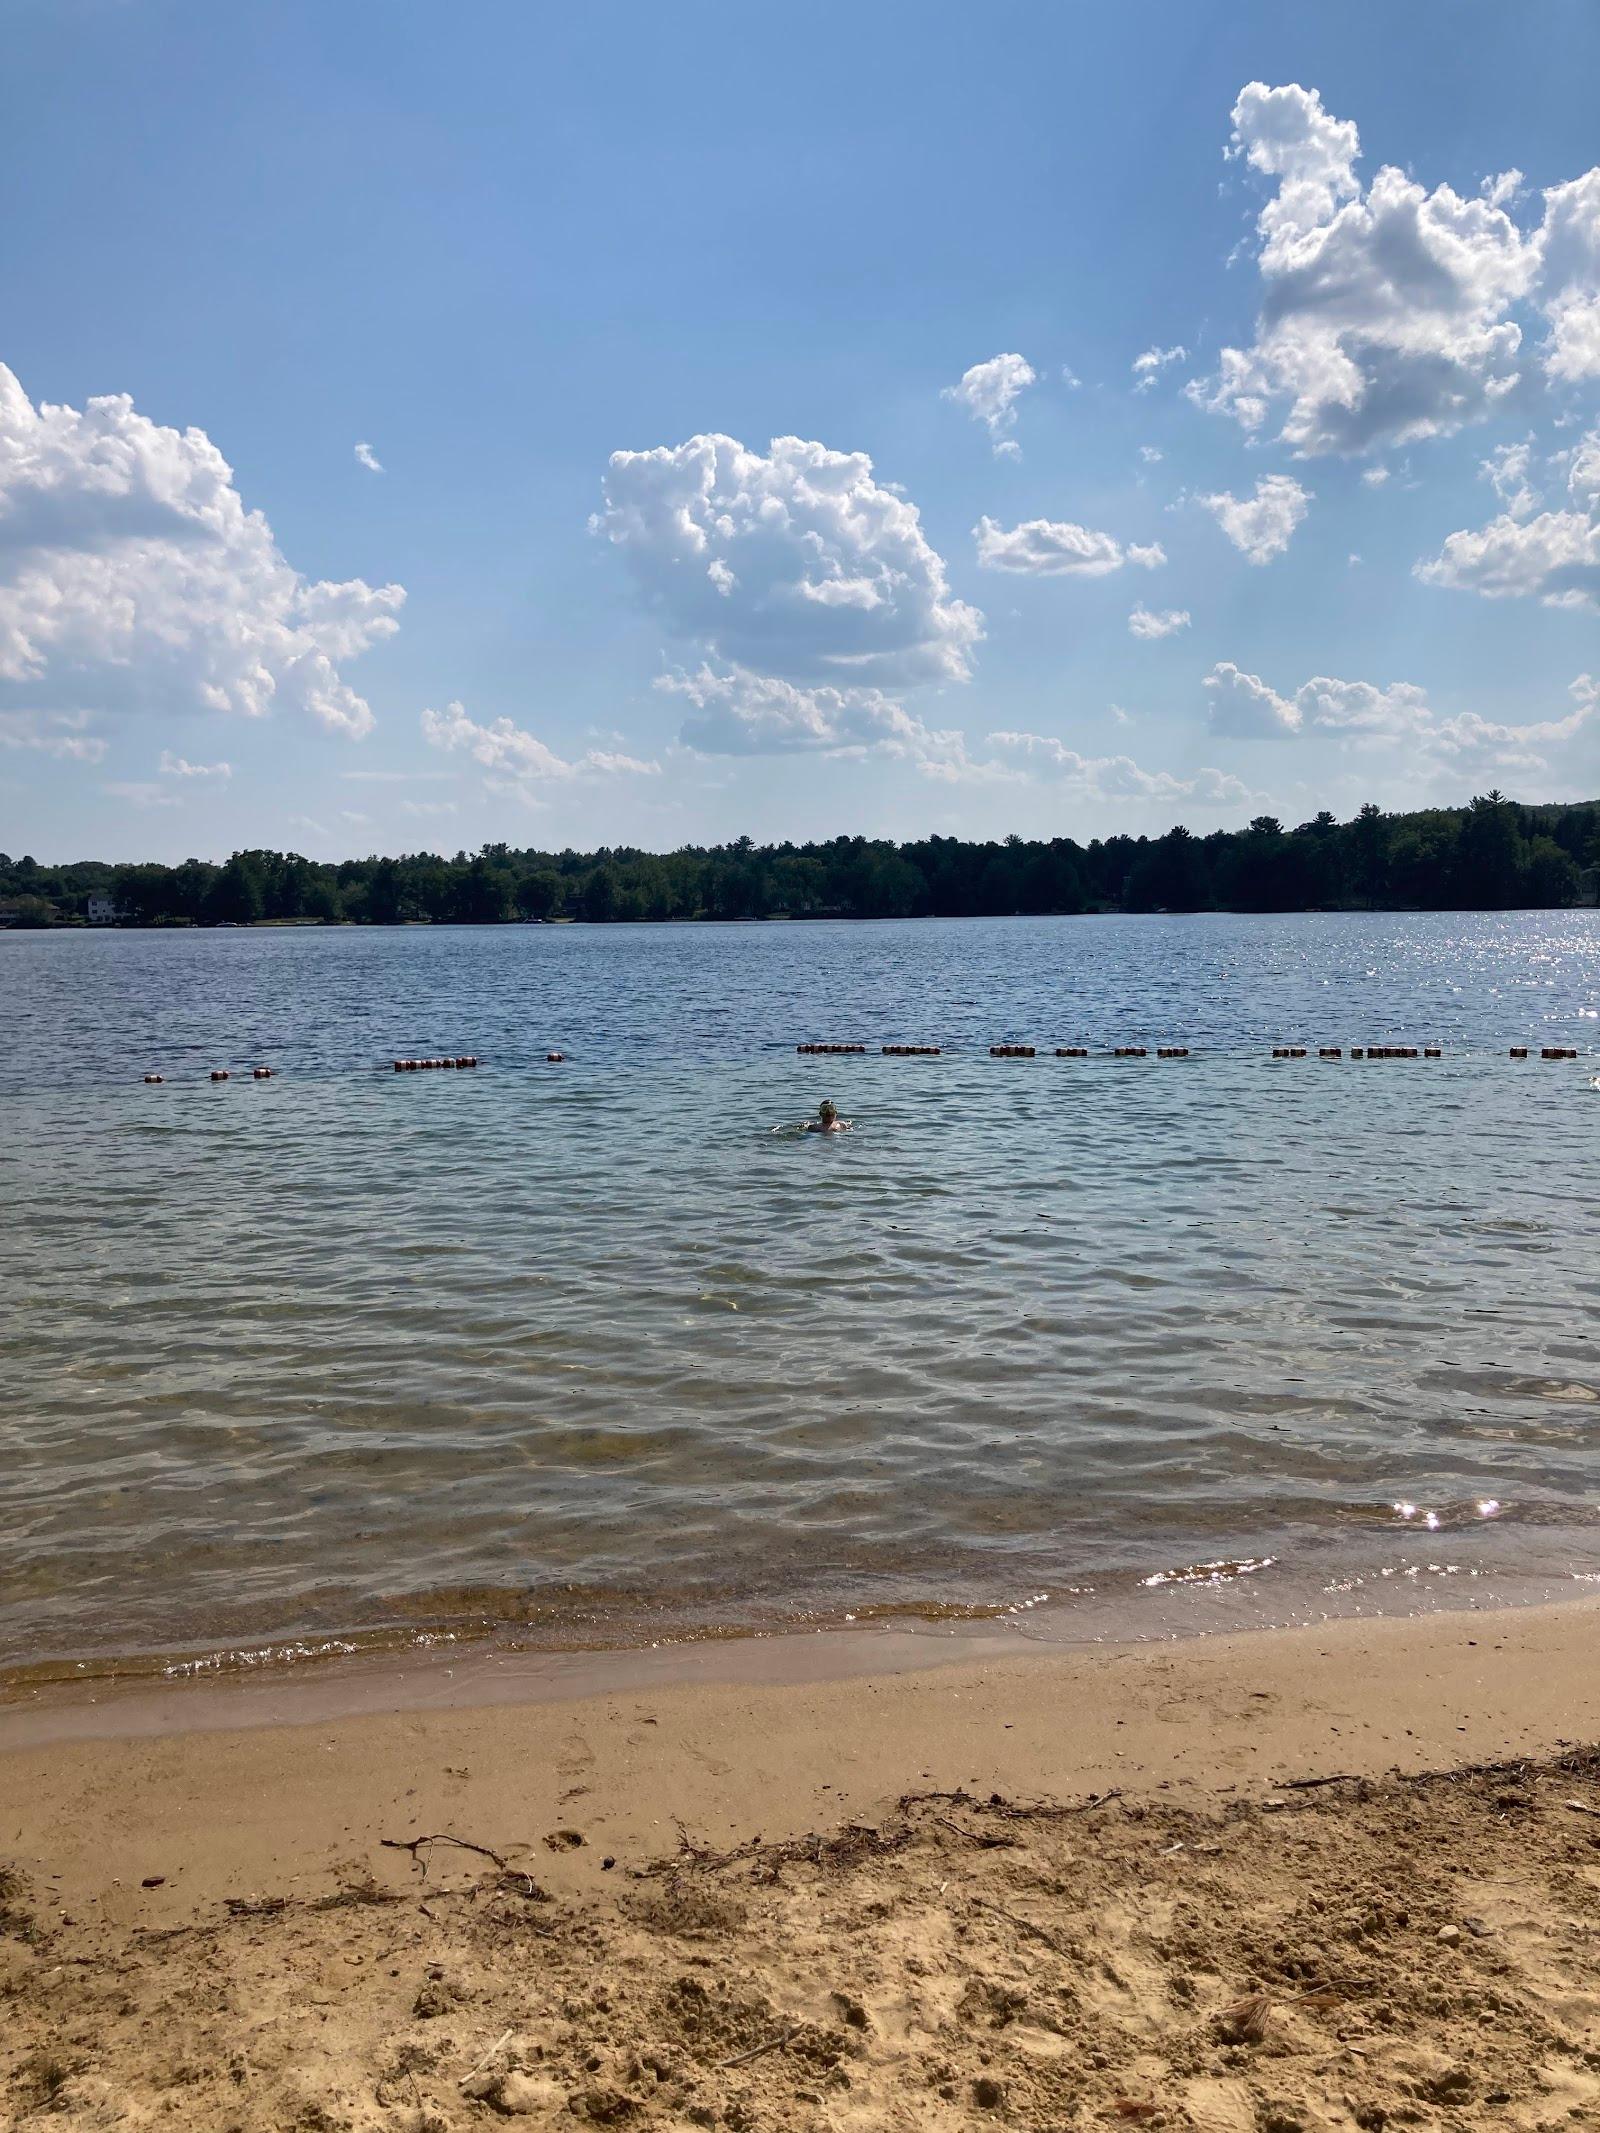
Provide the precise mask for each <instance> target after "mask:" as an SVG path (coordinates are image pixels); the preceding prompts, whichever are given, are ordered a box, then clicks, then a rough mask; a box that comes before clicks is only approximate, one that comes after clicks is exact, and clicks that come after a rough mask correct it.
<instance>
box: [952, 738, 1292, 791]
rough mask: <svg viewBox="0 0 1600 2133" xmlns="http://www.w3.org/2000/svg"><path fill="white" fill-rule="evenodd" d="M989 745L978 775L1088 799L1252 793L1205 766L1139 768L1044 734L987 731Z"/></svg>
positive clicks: (1240, 782) (1122, 757)
mask: <svg viewBox="0 0 1600 2133" xmlns="http://www.w3.org/2000/svg"><path fill="white" fill-rule="evenodd" d="M988 745H989V747H990V748H991V749H992V750H993V754H992V756H991V757H990V758H989V759H988V760H987V761H986V762H979V763H977V764H975V765H973V766H972V767H973V769H974V770H975V771H976V772H977V774H978V775H979V776H980V777H981V776H984V775H989V776H994V775H997V774H998V775H1000V776H1002V777H1007V778H1015V779H1019V780H1027V781H1029V782H1040V783H1048V784H1051V785H1059V786H1062V787H1064V788H1066V789H1067V790H1068V791H1070V792H1072V793H1074V794H1075V795H1077V796H1078V797H1079V798H1082V799H1087V800H1188V801H1192V802H1194V803H1196V804H1198V805H1201V806H1210V807H1234V806H1237V805H1238V804H1239V803H1240V802H1241V801H1245V800H1248V799H1250V798H1251V797H1252V795H1251V792H1250V788H1249V787H1248V786H1247V785H1246V784H1245V783H1244V782H1243V780H1242V779H1240V778H1236V777H1234V776H1232V775H1231V774H1230V773H1229V772H1227V771H1223V770H1212V769H1205V770H1197V771H1195V772H1194V773H1193V774H1192V775H1191V776H1189V777H1186V778H1180V777H1175V776H1174V775H1173V773H1172V772H1171V771H1167V770H1142V769H1141V768H1140V767H1139V765H1138V764H1137V763H1136V762H1134V761H1133V759H1132V757H1131V756H1125V755H1099V756H1086V755H1081V754H1080V753H1079V752H1078V750H1077V749H1076V748H1069V747H1068V746H1067V745H1066V743H1065V742H1064V741H1058V740H1056V739H1054V738H1053V737H1052V736H1051V735H1049V734H1044V733H991V734H990V735H989V739H988ZM943 774H946V775H955V776H959V775H960V774H961V773H960V771H959V770H956V771H953V772H948V773H943Z"/></svg>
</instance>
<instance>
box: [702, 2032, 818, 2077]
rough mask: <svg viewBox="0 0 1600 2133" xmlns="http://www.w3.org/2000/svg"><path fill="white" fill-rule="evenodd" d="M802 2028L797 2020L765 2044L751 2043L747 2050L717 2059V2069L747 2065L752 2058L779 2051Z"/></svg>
mask: <svg viewBox="0 0 1600 2133" xmlns="http://www.w3.org/2000/svg"><path fill="white" fill-rule="evenodd" d="M804 2028H805V2024H804V2022H797V2023H796V2024H795V2026H794V2028H793V2029H786V2030H785V2031H784V2032H783V2034H782V2036H780V2037H768V2039H767V2041H766V2043H765V2044H752V2045H751V2047H750V2049H749V2050H748V2051H747V2052H735V2053H734V2055H733V2057H732V2058H731V2059H719V2060H718V2062H717V2070H718V2072H719V2073H720V2072H721V2071H722V2070H723V2069H724V2068H725V2067H730V2066H748V2065H749V2064H750V2061H751V2060H752V2059H760V2058H763V2057H764V2056H765V2055H766V2053H768V2052H781V2051H782V2050H783V2048H784V2046H785V2045H786V2044H792V2043H793V2042H794V2040H795V2038H796V2037H798V2036H799V2034H800V2032H801V2030H803V2029H804Z"/></svg>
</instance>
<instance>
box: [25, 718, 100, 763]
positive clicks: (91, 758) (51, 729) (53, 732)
mask: <svg viewBox="0 0 1600 2133" xmlns="http://www.w3.org/2000/svg"><path fill="white" fill-rule="evenodd" d="M88 723H89V718H88V714H87V712H83V711H0V748H34V749H37V750H38V751H39V753H40V754H41V755H53V756H56V757H58V758H59V759H60V760H61V761H62V762H69V763H98V762H100V761H101V760H102V759H103V757H104V755H105V752H106V749H107V746H108V745H109V744H108V743H107V742H105V741H103V740H102V739H101V738H100V736H99V735H98V734H96V733H87V732H85V731H84V728H85V727H86V726H87V725H88Z"/></svg>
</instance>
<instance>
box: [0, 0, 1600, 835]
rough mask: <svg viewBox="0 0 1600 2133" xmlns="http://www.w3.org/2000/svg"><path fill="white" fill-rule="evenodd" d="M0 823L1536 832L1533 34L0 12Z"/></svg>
mask: <svg viewBox="0 0 1600 2133" xmlns="http://www.w3.org/2000/svg"><path fill="white" fill-rule="evenodd" d="M3 20H4V28H5V42H6V64H5V67H4V69H3V70H0V207H3V210H4V212H3V213H0V292H3V301H0V366H3V367H0V849H5V850H8V851H10V852H12V853H13V854H19V853H21V852H24V851H28V852H31V853H33V854H34V856H36V857H37V858H39V859H41V860H55V861H64V860H69V859H77V858H90V857H96V858H107V859H113V860H133V859H164V860H175V859H179V858H182V857H185V856H188V855H191V854H192V855H195V856H199V857H203V858H221V857H225V856H226V855H227V854H228V853H229V852H230V851H232V850H234V849H236V848H239V847H242V846H248V845H267V846H271V847H275V848H280V849H293V850H298V851H301V852H304V853H306V854H307V855H308V856H310V857H312V858H318V859H331V858H338V857H343V856H347V855H351V854H364V853H368V852H375V851H383V852H396V851H415V850H423V849H432V850H442V851H447V852H453V851H455V850H457V849H462V848H464V849H467V850H474V849H476V848H477V847H478V846H480V845H482V844H484V843H486V842H490V841H499V840H505V841H507V842H509V843H511V844H514V845H518V846H523V845H535V846H539V847H541V848H545V849H559V848H562V847H564V846H568V845H570V846H574V847H577V848H580V849H589V848H593V847H595V846H598V845H602V844H611V845H617V844H630V845H640V846H644V847H646V848H649V849H657V850H670V849H673V848H675V847H677V846H680V845H683V844H689V843H706V842H713V841H719V840H722V839H725V838H731V837H735V836H739V835H741V834H748V835H750V836H752V837H754V838H756V839H757V841H766V840H769V839H782V838H794V839H806V838H816V837H826V836H832V835H835V834H840V833H850V834H856V833H863V834H867V835H880V836H897V837H910V836H921V835H925V834H927V833H929V832H934V831H937V832H941V833H945V834H954V835H963V836H972V837H987V836H999V835H1004V834H1007V833H1009V832H1012V831H1016V832H1018V833H1020V834H1022V835H1024V836H1047V835H1071V836H1076V837H1078V838H1080V839H1087V838H1089V837H1092V836H1097V835H1106V834H1109V833H1110V832H1112V831H1128V832H1131V833H1135V834H1137V833H1140V832H1145V833H1150V834H1156V833H1159V832H1160V831H1162V830H1164V829H1165V828H1167V827H1168V826H1169V825H1170V824H1171V823H1172V822H1174V821H1177V820H1182V821H1185V822H1187V823H1188V824H1189V825H1190V827H1191V828H1194V829H1196V830H1208V829H1212V828H1217V827H1229V826H1233V825H1236V824H1238V823H1241V822H1243V821H1246V820H1248V819H1249V818H1250V817H1252V816H1253V815H1256V814H1260V813H1271V814H1275V815H1277V816H1279V817H1280V818H1281V819H1282V820H1284V821H1285V822H1287V823H1293V822H1297V821H1302V820H1305V819H1307V818H1309V817H1310V816H1311V815H1313V814H1315V813H1316V812H1317V811H1318V810H1319V809H1321V808H1323V807H1327V808H1331V809H1333V810H1334V812H1335V813H1336V814H1338V815H1340V816H1341V817H1343V816H1347V815H1349V814H1351V813H1353V812H1354V810H1355V809H1356V808H1357V807H1359V806H1360V805H1361V804H1362V803H1363V802H1365V801H1367V800H1375V801H1377V802H1378V803H1379V804H1380V805H1382V806H1384V807H1385V808H1392V809H1400V808H1406V807H1418V806H1428V805H1456V804H1460V803H1462V802H1463V801H1465V800H1466V799H1467V798H1468V797H1470V795H1471V794H1473V793H1474V792H1481V791H1485V790H1488V789H1489V788H1490V787H1499V788H1501V789H1502V790H1505V791H1507V792H1509V793H1511V794H1513V795H1514V796H1516V797H1518V798H1523V799H1528V800H1546V799H1549V800H1559V799H1578V798H1591V797H1595V796H1597V795H1600V101H1597V99H1596V97H1595V94H1594V84H1595V82H1596V81H1597V80H1600V9H1597V8H1595V7H1594V6H1593V5H1592V4H1591V0H1524V4H1523V5H1521V6H1519V7H1516V8H1506V7H1505V6H1504V5H1503V4H1501V0H1496V4H1494V5H1492V6H1491V5H1480V4H1478V0H1408V4H1407V5H1406V6H1404V7H1398V8H1397V7H1395V6H1394V5H1393V0H1382V4H1380V5H1373V4H1370V0H1343V4H1341V5H1340V6H1338V7H1333V6H1330V5H1326V4H1322V5H1317V6H1310V5H1303V4H1300V0H1261V4H1255V0H1226V4H1211V0H1121V4H1118V5H1109V4H1106V5H1096V6H1089V5H1083V4H1077V0H1031V4H1016V0H996V4H994V5H992V6H990V7H988V8H984V9H974V8H971V7H969V6H965V5H956V4H954V0H868V4H865V5H863V4H861V0H852V4H850V5H843V4H839V0H811V4H809V5H808V6H806V7H805V8H803V9H802V8H796V7H778V6H775V5H767V6H761V5H757V6H754V7H752V6H751V5H750V4H749V0H737V4H736V0H728V4H723V0H680V4H677V5H674V6H672V7H670V8H664V7H659V6H654V5H647V4H645V0H634V4H629V5H620V4H615V0H585V4H584V5H582V6H581V7H579V6H574V5H567V6H563V7H555V6H550V5H544V4H540V0H510V4H501V0H461V4H459V5H457V6H456V7H453V8H451V9H444V8H440V7H437V6H424V5H421V4H417V0H381V4H378V0H339V4H338V5H335V6H330V5H328V4H327V0H273V4H272V5H271V6H270V7H269V6H225V7H218V6H216V5H215V4H214V0H5V7H4V15H3Z"/></svg>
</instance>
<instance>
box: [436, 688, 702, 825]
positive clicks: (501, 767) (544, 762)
mask: <svg viewBox="0 0 1600 2133" xmlns="http://www.w3.org/2000/svg"><path fill="white" fill-rule="evenodd" d="M422 733H423V738H424V739H425V740H427V741H429V742H431V744H432V745H433V746H434V747H435V748H445V749H452V750H454V749H459V750H460V751H461V752H462V753H464V754H465V755H468V756H470V757H471V759H472V760H473V762H475V763H481V764H482V765H483V767H484V769H485V770H490V771H494V772H496V773H498V774H499V775H500V776H501V777H502V778H506V779H509V780H511V781H512V782H513V783H514V784H517V785H535V784H539V783H543V782H546V781H549V780H552V779H554V780H560V779H566V778H583V777H609V776H613V775H615V774H616V773H618V772H630V771H631V772H635V773H637V774H640V775H643V776H649V775H651V774H652V773H654V772H656V771H659V770H660V768H661V765H660V764H659V763H642V762H640V761H639V760H638V758H637V757H635V756H631V755H616V754H612V753H610V752H609V751H607V750H605V749H598V748H591V749H590V750H589V751H588V752H587V753H586V754H584V755H580V756H576V757H573V758H571V759H569V758H567V757H565V756H559V755H557V754H556V752H555V750H554V749H553V748H549V747H547V746H546V745H545V743H544V742H543V741H541V740H540V739H539V738H538V736H537V735H536V734H533V733H529V732H528V730H527V728H526V727H525V726H518V725H514V724H513V723H512V721H511V720H510V719H509V718H497V719H495V720H494V722H493V723H492V724H491V725H487V726H482V725H479V724H478V722H477V721H476V720H475V719H470V718H468V716H467V714H466V710H465V708H464V707H463V706H462V705H461V704H459V703H452V704H447V705H446V706H445V708H444V710H443V711H424V712H423V714H422ZM401 805H402V806H403V807H405V808H406V809H407V811H408V812H411V813H416V812H419V811H420V805H419V803H417V802H415V801H402V803H401Z"/></svg>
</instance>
